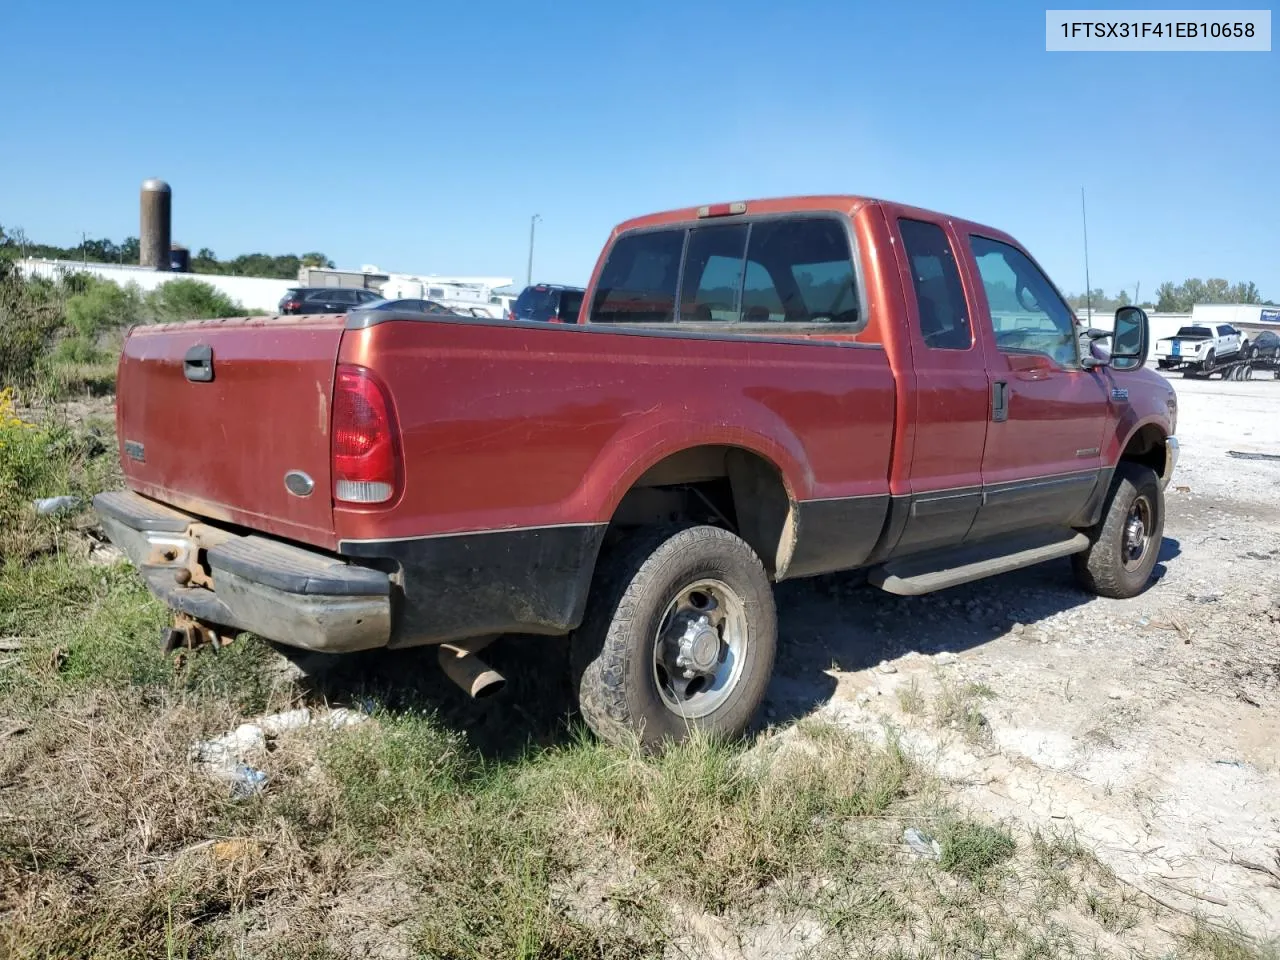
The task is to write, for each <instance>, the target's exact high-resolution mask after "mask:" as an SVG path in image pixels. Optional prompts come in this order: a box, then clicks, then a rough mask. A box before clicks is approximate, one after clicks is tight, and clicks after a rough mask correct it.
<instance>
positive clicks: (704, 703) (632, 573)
mask: <svg viewBox="0 0 1280 960" xmlns="http://www.w3.org/2000/svg"><path fill="white" fill-rule="evenodd" d="M777 634H778V628H777V617H776V614H775V611H774V603H773V589H772V586H771V585H770V583H769V577H768V575H767V574H766V573H765V569H764V565H763V564H762V563H761V562H760V558H759V557H757V556H756V554H755V552H754V551H753V550H752V549H751V547H749V546H748V545H747V544H746V542H745V541H743V540H742V539H741V538H739V537H737V536H735V535H734V534H732V533H730V532H729V531H727V530H722V529H720V528H719V527H711V526H695V527H686V528H684V529H681V528H678V527H677V528H671V527H667V528H661V529H654V530H648V531H645V532H642V533H640V534H638V535H636V536H634V537H633V538H632V539H631V540H629V541H625V542H623V543H621V544H619V545H618V547H617V548H616V549H613V550H611V551H610V552H608V553H607V554H605V555H603V556H602V557H601V560H600V564H599V566H598V568H597V570H596V577H595V580H594V582H593V584H592V590H591V595H590V596H589V597H588V599H587V609H586V614H585V616H584V617H583V621H582V626H581V627H579V628H578V630H577V631H576V632H575V633H574V635H573V639H572V647H571V657H572V664H573V673H574V685H575V687H576V688H577V690H578V702H579V706H580V708H581V710H582V715H583V718H584V719H585V720H586V721H587V724H588V725H589V726H590V727H591V729H592V730H593V731H595V733H596V735H597V736H599V737H600V738H601V739H604V740H610V741H613V742H626V741H628V740H631V739H632V738H638V739H639V741H640V743H641V744H642V745H643V746H645V747H646V748H648V749H655V748H657V747H659V746H661V745H662V744H663V743H664V742H668V741H680V740H683V739H685V738H686V737H688V736H689V735H690V734H691V733H693V732H695V731H698V732H701V733H706V734H710V735H712V736H715V737H723V738H731V737H736V736H738V735H740V734H741V733H742V732H743V731H744V730H745V729H746V727H747V725H748V724H749V723H750V722H751V719H752V717H753V716H754V715H755V713H756V710H757V709H758V708H759V706H760V701H761V700H762V699H763V698H764V692H765V687H766V686H767V685H768V683H769V676H770V674H771V673H772V672H773V658H774V650H775V648H776V645H777ZM680 658H683V659H680ZM690 674H692V675H693V676H692V677H690V676H689V675H690Z"/></svg>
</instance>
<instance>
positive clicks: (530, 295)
mask: <svg viewBox="0 0 1280 960" xmlns="http://www.w3.org/2000/svg"><path fill="white" fill-rule="evenodd" d="M584 292H585V291H583V289H582V288H581V287H564V286H560V285H558V284H554V283H538V284H534V285H533V286H531V287H525V288H524V291H523V292H522V293H521V294H520V296H519V297H517V298H516V301H515V303H513V304H512V305H511V314H510V316H509V317H508V319H510V320H536V321H539V322H541V323H576V322H577V321H578V311H579V310H580V309H581V308H582V296H583V293H584Z"/></svg>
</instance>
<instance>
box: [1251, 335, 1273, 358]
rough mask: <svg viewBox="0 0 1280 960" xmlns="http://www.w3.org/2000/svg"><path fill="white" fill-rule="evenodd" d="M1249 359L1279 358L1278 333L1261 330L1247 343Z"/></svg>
mask: <svg viewBox="0 0 1280 960" xmlns="http://www.w3.org/2000/svg"><path fill="white" fill-rule="evenodd" d="M1249 359H1250V360H1280V334H1277V333H1275V332H1273V331H1271V330H1263V331H1262V332H1261V333H1260V334H1258V335H1257V336H1256V337H1254V338H1253V342H1252V343H1251V344H1249Z"/></svg>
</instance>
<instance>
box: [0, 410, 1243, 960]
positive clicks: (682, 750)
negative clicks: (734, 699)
mask: <svg viewBox="0 0 1280 960" xmlns="http://www.w3.org/2000/svg"><path fill="white" fill-rule="evenodd" d="M0 429H3V430H5V431H6V432H5V438H6V439H8V438H10V437H11V435H12V431H18V430H21V431H22V436H20V437H19V438H18V439H17V440H15V441H14V442H13V443H12V444H6V445H2V446H0V476H4V477H6V478H8V483H7V486H5V487H4V488H2V490H0V497H2V498H3V502H0V511H7V512H6V513H5V516H7V517H9V518H10V520H11V523H10V525H9V527H7V528H6V529H5V531H4V532H3V534H0V544H3V549H4V550H5V555H4V559H3V562H0V637H4V638H6V643H7V644H8V646H7V647H6V649H5V650H4V652H0V956H5V957H14V958H24V960H25V958H32V960H34V958H37V957H39V958H53V957H59V958H61V957H66V958H73V957H74V958H79V957H87V956H93V957H101V958H110V960H119V958H144V957H145V958H152V957H157V956H165V957H196V956H200V957H205V956H234V957H278V958H282V960H284V958H290V960H292V958H303V957H308V958H331V957H346V956H352V955H365V954H368V953H374V954H376V953H378V952H379V951H384V950H385V951H389V952H395V951H400V953H401V954H403V955H408V956H414V957H449V958H454V957H457V958H461V957H525V958H558V957H583V958H586V957H591V958H641V957H663V956H671V955H682V952H683V953H687V954H688V955H690V956H696V955H700V953H703V952H705V950H704V947H705V946H706V945H705V943H703V941H698V940H696V939H695V940H690V939H689V938H690V937H692V936H693V933H692V931H694V930H695V929H708V930H709V929H714V928H717V927H719V928H722V929H725V930H727V931H729V932H730V933H731V935H732V936H733V937H739V936H740V937H742V938H743V942H744V943H745V944H748V945H750V944H751V943H753V942H755V943H756V947H758V949H757V954H758V955H769V954H770V953H776V952H778V949H774V948H773V947H770V946H768V945H767V944H768V943H769V941H767V940H765V941H759V938H762V937H767V936H770V935H772V936H783V937H784V940H783V941H778V942H787V943H789V941H786V940H785V938H786V937H790V936H792V931H798V930H812V931H817V933H816V934H815V936H816V937H817V939H816V940H815V941H814V955H815V956H848V955H868V956H884V957H895V956H896V957H952V956H975V955H976V956H1011V957H1054V958H1058V957H1073V956H1094V955H1111V954H1106V953H1103V954H1098V953H1097V950H1096V944H1097V943H1098V942H1100V941H1099V940H1098V938H1100V937H1102V936H1103V935H1104V934H1105V935H1106V936H1107V937H1112V938H1117V940H1116V942H1118V943H1121V944H1122V945H1123V948H1124V951H1125V952H1124V953H1123V955H1126V956H1128V955H1135V956H1141V955H1146V954H1144V951H1146V949H1147V945H1145V944H1143V943H1142V942H1141V941H1139V940H1137V939H1135V931H1136V930H1139V929H1142V927H1141V924H1140V922H1141V921H1143V920H1148V919H1150V918H1151V917H1153V916H1155V915H1156V913H1155V912H1154V911H1157V910H1158V908H1157V907H1156V906H1154V905H1153V904H1151V903H1149V902H1147V901H1145V900H1143V899H1142V898H1140V897H1137V896H1136V895H1135V894H1134V893H1133V892H1132V891H1130V890H1128V888H1125V887H1124V886H1123V885H1122V884H1120V883H1119V882H1118V881H1116V880H1115V878H1114V877H1113V876H1111V875H1110V873H1109V872H1108V871H1106V870H1105V869H1104V868H1102V867H1101V865H1100V864H1098V862H1097V861H1096V860H1095V859H1094V858H1093V857H1092V856H1091V855H1090V854H1089V853H1088V851H1086V850H1085V849H1084V848H1082V847H1080V846H1079V845H1078V844H1076V843H1075V842H1074V841H1072V840H1071V839H1069V838H1044V837H1031V838H1025V839H1024V838H1021V837H1015V836H1014V835H1013V834H1011V833H1010V832H1008V831H1007V830H1005V829H1003V828H1001V827H998V826H995V825H992V824H989V823H984V822H982V821H981V820H980V819H972V818H964V817H960V816H958V815H957V814H956V813H954V812H953V811H950V810H948V809H947V807H946V804H945V797H944V794H943V790H942V787H941V785H939V784H937V783H935V782H933V781H931V780H930V778H929V777H928V775H927V773H926V772H924V771H921V770H920V769H918V768H917V767H916V766H915V765H914V764H913V763H912V762H911V761H910V760H909V758H908V757H907V755H906V754H905V753H904V752H903V750H902V749H901V748H900V747H899V745H898V743H897V741H896V740H895V739H894V738H893V736H889V737H888V738H887V742H886V743H884V744H881V745H873V744H871V743H868V742H866V741H864V740H863V739H861V738H859V737H857V736H854V735H852V734H851V733H849V732H848V731H847V730H844V729H842V728H840V727H837V726H833V725H830V724H825V723H821V722H816V721H813V720H808V721H802V722H801V723H799V724H797V725H795V726H794V727H792V728H788V729H786V730H784V731H782V732H781V733H775V732H770V733H767V734H763V735H761V736H760V737H759V738H757V739H754V740H749V741H746V742H741V743H724V742H717V741H714V740H709V739H701V738H695V739H693V740H691V741H690V742H688V743H685V744H682V745H679V746H674V747H672V748H670V749H668V750H666V751H665V752H663V753H661V754H659V755H657V756H651V755H649V754H647V753H643V752H641V751H639V750H638V749H627V748H621V747H616V746H609V745H605V744H602V743H599V742H598V741H596V740H594V739H593V738H591V737H590V736H589V735H587V734H586V733H585V731H584V730H583V729H582V728H581V726H580V725H578V724H577V723H576V722H570V723H568V724H567V725H566V724H564V723H563V721H559V722H558V725H557V726H556V728H555V729H556V730H558V731H560V732H559V733H558V734H554V735H551V736H542V735H539V737H538V741H539V742H540V743H541V744H542V745H539V746H533V745H530V746H528V747H527V748H525V749H523V750H521V749H519V747H518V744H519V742H520V741H521V739H522V736H523V737H524V738H526V739H528V740H530V741H532V740H533V739H534V736H533V734H532V733H525V734H523V735H522V733H521V730H522V724H525V723H526V722H527V721H526V720H525V719H522V718H523V717H524V716H526V713H525V710H524V707H523V706H522V705H521V704H519V703H515V704H510V703H508V704H503V703H502V702H497V703H494V704H484V705H479V704H470V703H469V702H468V703H467V706H466V708H465V709H461V708H459V707H458V705H457V702H456V698H457V697H458V695H457V694H454V695H453V696H454V697H455V700H454V701H450V700H449V695H448V694H441V693H439V689H440V688H437V687H432V686H430V685H429V684H425V685H423V684H420V679H421V678H419V677H416V676H409V675H406V674H407V673H408V672H409V671H410V669H418V668H416V667H415V668H410V667H408V666H407V664H411V663H416V664H419V665H421V664H422V663H423V662H424V661H423V660H416V661H415V660H412V659H410V658H409V657H408V655H404V656H405V659H403V660H398V661H396V663H397V665H398V666H397V667H396V669H392V670H389V671H388V672H387V674H386V675H384V676H378V675H377V674H369V675H363V674H362V675H361V676H362V679H360V680H358V681H357V680H355V679H351V681H350V682H349V683H348V684H347V685H346V686H343V685H342V684H341V683H339V684H337V685H336V686H332V687H315V686H313V685H309V684H303V683H301V682H299V681H295V680H292V679H289V680H286V679H282V675H281V671H280V670H279V669H278V667H279V662H278V660H277V658H276V655H275V653H274V652H273V651H272V650H271V649H270V648H269V647H268V646H267V645H266V644H264V643H261V642H259V641H257V640H255V639H253V638H242V639H241V640H238V641H236V642H235V643H234V644H232V645H231V646H229V647H227V648H223V649H219V650H217V651H216V652H215V651H214V650H213V649H210V648H206V649H203V650H199V651H194V652H190V653H186V654H184V655H182V656H180V657H178V658H165V657H162V656H161V655H160V653H159V651H158V646H157V640H158V637H159V630H160V627H161V626H162V625H164V624H165V623H167V622H168V616H169V614H168V613H167V611H165V610H164V609H163V608H162V606H161V605H160V604H159V603H157V602H156V601H155V600H154V599H153V598H152V597H151V596H150V595H149V594H148V592H147V591H146V589H145V588H144V587H143V586H142V583H141V581H140V580H139V578H138V577H137V575H136V573H135V572H134V571H133V570H132V569H131V568H130V567H128V566H127V565H124V564H119V565H114V566H112V565H98V564H94V563H90V562H89V559H88V549H87V546H86V544H87V542H88V541H87V539H86V535H85V528H86V527H87V526H88V525H89V524H90V523H91V518H90V517H89V516H88V515H87V514H86V513H84V512H80V513H74V514H70V515H66V516H61V517H57V518H36V517H34V516H33V515H32V514H31V512H30V511H29V510H28V509H27V506H28V504H27V500H28V498H31V497H34V496H37V495H48V494H49V493H62V492H67V491H68V490H71V491H74V492H81V491H83V492H86V493H87V492H89V491H90V490H91V489H92V488H93V487H95V486H97V485H103V486H106V485H110V484H111V483H112V482H114V479H115V474H114V464H113V461H114V441H113V439H112V438H111V436H110V433H109V425H107V428H106V429H107V432H106V433H105V436H104V435H103V434H102V432H101V431H102V430H103V426H102V425H98V429H99V431H100V432H99V435H98V436H97V437H96V438H95V437H94V435H93V434H92V433H91V432H90V425H85V424H71V423H64V422H62V421H59V420H58V419H57V418H56V417H51V418H50V419H48V420H47V421H45V422H42V423H41V424H39V425H37V426H36V427H34V428H31V427H15V426H13V425H12V424H10V425H9V426H8V427H4V428H0ZM9 648H12V649H9ZM495 655H496V654H495ZM529 662H530V663H532V665H533V666H532V669H535V670H537V669H549V667H547V666H546V664H545V663H544V662H543V661H541V660H539V659H538V658H537V657H533V656H531V657H530V658H529ZM350 672H351V674H352V677H353V678H354V677H355V675H356V674H357V673H358V670H357V665H356V663H355V662H354V661H353V665H352V667H351V671H350ZM541 685H543V686H546V684H541ZM917 693H918V691H917ZM330 695H333V696H335V697H337V698H338V701H339V702H345V703H350V702H352V700H353V699H355V698H356V697H360V698H364V697H366V696H368V697H369V698H371V699H372V701H373V702H376V703H378V704H381V706H380V707H379V708H378V709H377V710H376V711H375V713H374V715H373V717H372V719H370V720H369V721H367V722H365V723H363V724H360V725H357V726H355V727H351V728H347V729H343V730H339V731H330V730H328V729H327V728H312V729H308V730H305V731H301V732H298V733H295V734H288V735H285V736H282V737H281V738H280V739H279V740H278V741H277V742H276V743H275V749H274V750H272V751H271V752H269V753H266V754H264V755H262V756H260V757H258V758H257V759H255V761H254V762H255V763H258V764H260V765H261V767H262V768H263V769H264V770H266V771H267V772H268V774H269V777H270V780H269V782H268V786H267V789H266V790H265V792H263V793H261V794H259V795H255V796H253V797H251V798H248V799H245V800H235V799H233V798H232V797H231V795H230V793H229V791H228V789H227V788H226V786H225V785H224V784H221V783H219V782H217V781H215V780H212V779H211V778H209V777H207V776H206V775H205V774H204V773H203V772H201V771H200V770H198V769H197V768H195V767H194V766H193V765H192V764H191V763H190V762H189V758H188V748H189V746H190V745H191V744H192V743H193V742H194V741H196V740H200V739H207V738H209V737H211V736H216V735H218V734H220V733H222V732H224V731H227V730H229V729H233V728H234V727H235V726H236V725H237V724H239V723H243V722H245V721H247V720H251V719H253V718H254V717H256V716H259V715H261V714H262V713H264V712H267V711H271V710H276V709H282V708H285V707H289V706H292V705H295V704H297V703H307V704H309V705H310V706H312V707H314V708H317V709H321V708H323V706H324V704H325V700H326V698H327V697H329V696H330ZM990 696H992V693H991V691H990V690H989V689H988V688H982V687H978V686H972V685H971V686H969V687H961V688H956V689H955V690H953V691H951V692H950V693H947V694H944V696H943V697H942V698H940V700H939V701H938V702H936V703H935V704H934V708H935V711H937V713H938V716H939V717H940V718H941V717H945V718H946V722H951V723H959V724H961V725H962V726H963V724H964V723H965V717H966V715H967V711H969V710H970V709H976V707H977V705H978V704H980V703H981V702H982V701H984V700H986V699H988V698H989V697H990ZM919 707H920V709H921V710H923V709H924V708H925V704H924V703H923V700H922V701H921V703H920V704H919ZM531 709H532V707H531ZM535 712H536V711H535ZM495 718H497V719H495ZM495 726H498V727H503V726H505V727H506V728H507V729H506V731H505V732H506V738H507V740H508V741H509V742H510V743H514V744H516V745H517V746H515V747H512V748H510V749H504V750H500V751H495V750H492V749H488V748H482V747H481V746H479V744H480V743H483V742H487V740H485V738H484V737H481V736H480V733H481V732H484V733H485V735H486V736H489V735H491V733H492V728H493V727H495ZM905 824H920V825H922V827H923V828H924V829H926V830H928V831H930V832H932V833H933V834H934V835H935V836H936V837H937V839H938V841H939V844H940V846H941V848H942V856H941V859H940V860H939V861H938V862H936V863H935V862H932V861H928V860H923V859H919V858H916V857H914V856H912V855H911V854H909V853H907V852H906V851H904V850H903V847H902V842H901V837H902V831H903V827H904V825H905ZM1064 915H1065V916H1069V917H1070V918H1072V924H1071V925H1068V924H1065V923H1064V922H1062V920H1061V918H1062V917H1063V916H1064ZM691 918H692V919H691ZM1161 918H1162V919H1161V922H1163V923H1166V924H1174V925H1175V926H1176V925H1177V924H1178V923H1181V922H1182V920H1181V918H1176V917H1170V916H1168V915H1161ZM1184 927H1185V930H1184V932H1185V938H1184V939H1183V940H1181V941H1178V942H1177V943H1176V944H1175V946H1176V948H1177V950H1178V951H1179V952H1178V955H1179V956H1185V957H1187V958H1197V960H1199V958H1212V960H1237V958H1250V960H1253V958H1259V957H1262V956H1264V955H1263V954H1260V953H1258V952H1257V951H1256V950H1254V949H1253V948H1251V947H1249V946H1247V945H1246V944H1245V943H1244V941H1242V940H1239V939H1238V938H1232V937H1229V936H1226V935H1225V934H1222V933H1220V932H1217V931H1215V930H1213V929H1212V928H1209V927H1191V926H1186V925H1185V924H1184ZM1147 928H1150V925H1149V924H1148V925H1147ZM771 930H772V931H775V932H774V933H773V934H769V931H771ZM762 931H763V932H762ZM777 931H783V933H782V934H778V933H777ZM1081 931H1084V933H1083V934H1082V933H1081ZM1090 931H1092V932H1090ZM753 938H755V939H753ZM757 941H759V942H757ZM700 944H701V945H700ZM762 944H764V945H762Z"/></svg>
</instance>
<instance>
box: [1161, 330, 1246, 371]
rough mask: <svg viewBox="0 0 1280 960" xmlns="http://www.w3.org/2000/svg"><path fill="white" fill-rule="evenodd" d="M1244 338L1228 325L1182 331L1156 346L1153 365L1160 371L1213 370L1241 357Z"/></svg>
mask: <svg viewBox="0 0 1280 960" xmlns="http://www.w3.org/2000/svg"><path fill="white" fill-rule="evenodd" d="M1245 343H1246V341H1245V338H1244V335H1243V334H1241V333H1240V331H1239V330H1237V329H1236V328H1235V327H1233V326H1231V325H1230V324H1229V323H1220V324H1199V325H1195V326H1189V327H1182V328H1180V329H1179V330H1178V332H1177V333H1176V334H1174V335H1173V336H1172V337H1168V338H1166V339H1164V340H1159V341H1157V342H1156V365H1157V366H1158V367H1159V368H1160V369H1161V370H1178V369H1191V370H1198V371H1203V372H1208V371H1210V370H1212V369H1213V368H1214V367H1215V366H1217V365H1218V364H1219V363H1221V362H1223V361H1224V360H1235V359H1238V358H1240V357H1241V356H1242V350H1243V349H1244V345H1245Z"/></svg>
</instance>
